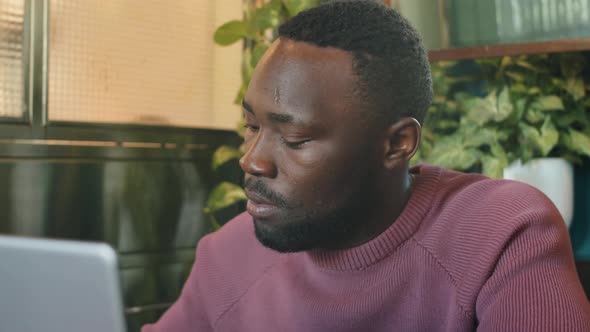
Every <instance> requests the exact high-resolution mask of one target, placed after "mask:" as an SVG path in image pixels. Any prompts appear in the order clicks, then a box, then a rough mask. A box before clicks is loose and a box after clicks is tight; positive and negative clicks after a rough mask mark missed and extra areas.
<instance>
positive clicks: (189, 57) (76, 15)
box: [48, 0, 233, 127]
mask: <svg viewBox="0 0 590 332" xmlns="http://www.w3.org/2000/svg"><path fill="white" fill-rule="evenodd" d="M214 11H215V3H214V2H212V1H190V0H182V1H173V2H170V1H144V0H119V1H101V0H86V1H59V0H54V1H50V2H49V46H48V47H49V58H48V62H49V63H48V65H49V68H48V118H49V120H50V121H68V122H94V123H114V124H153V125H166V126H181V127H202V126H207V124H208V123H211V121H212V120H213V117H214V114H213V113H214V112H212V105H213V95H214V93H213V91H212V89H213V86H212V85H213V84H212V81H213V78H212V77H213V62H214V60H213V57H212V50H213V48H214V45H213V40H212V35H213V31H214V29H215V23H216V22H214V20H215V15H214V14H215V13H214ZM232 88H233V87H232Z"/></svg>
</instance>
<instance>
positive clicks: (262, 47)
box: [250, 43, 269, 68]
mask: <svg viewBox="0 0 590 332" xmlns="http://www.w3.org/2000/svg"><path fill="white" fill-rule="evenodd" d="M268 47H269V46H268V45H266V44H264V43H258V44H256V46H254V49H253V50H252V57H251V58H250V66H251V67H252V68H256V65H257V64H258V61H260V58H262V56H263V55H264V53H265V52H266V50H268Z"/></svg>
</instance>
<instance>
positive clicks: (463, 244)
mask: <svg viewBox="0 0 590 332" xmlns="http://www.w3.org/2000/svg"><path fill="white" fill-rule="evenodd" d="M435 196H436V197H435V198H434V199H433V202H432V207H431V209H430V212H429V214H428V216H427V217H426V218H425V220H424V221H423V225H422V227H421V228H420V230H419V231H418V232H417V233H416V235H415V239H416V241H417V242H418V243H420V244H421V245H422V247H423V248H424V249H425V250H426V251H427V252H428V253H429V255H431V256H434V258H435V259H436V261H437V262H439V263H440V265H442V266H443V268H444V269H445V271H446V272H447V273H448V274H450V276H451V278H452V279H453V280H454V282H455V284H456V285H457V286H458V287H461V284H463V285H465V284H469V285H470V287H471V286H473V285H475V284H477V283H478V282H480V281H483V278H485V276H486V275H488V274H489V273H491V271H492V269H493V267H494V266H495V264H496V262H497V261H498V259H500V257H502V255H503V253H504V250H505V248H506V247H507V246H509V245H510V244H511V243H514V242H518V243H519V246H522V247H523V248H527V247H528V246H534V245H535V243H534V241H535V240H536V239H538V236H542V235H543V234H545V233H547V232H550V233H553V234H554V235H555V236H554V237H552V238H554V239H555V240H556V241H558V240H559V241H561V239H562V238H563V237H562V235H563V233H564V232H566V228H565V224H564V223H563V219H562V218H561V216H560V214H559V212H558V210H557V208H556V207H555V206H554V205H553V203H552V202H551V201H550V200H549V198H547V197H546V196H545V195H544V194H543V193H542V192H540V191H539V190H538V189H536V188H534V187H531V186H529V185H527V184H525V183H522V182H517V181H511V180H504V179H491V178H487V177H484V176H481V175H477V174H463V173H459V172H453V171H448V170H443V171H442V173H441V178H440V181H439V186H438V188H437V193H436V195H435Z"/></svg>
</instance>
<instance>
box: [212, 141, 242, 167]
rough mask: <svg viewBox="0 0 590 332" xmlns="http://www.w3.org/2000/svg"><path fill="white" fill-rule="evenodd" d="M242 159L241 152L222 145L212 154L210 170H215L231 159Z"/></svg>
mask: <svg viewBox="0 0 590 332" xmlns="http://www.w3.org/2000/svg"><path fill="white" fill-rule="evenodd" d="M241 157H242V152H240V150H239V149H236V148H233V147H230V146H225V145H222V146H220V147H219V148H218V149H217V150H215V153H214V154H213V160H212V162H211V168H213V170H216V169H217V168H219V167H220V166H221V165H223V164H225V163H227V162H228V161H230V160H233V159H239V158H241Z"/></svg>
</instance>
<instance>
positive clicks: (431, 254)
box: [412, 236, 474, 317]
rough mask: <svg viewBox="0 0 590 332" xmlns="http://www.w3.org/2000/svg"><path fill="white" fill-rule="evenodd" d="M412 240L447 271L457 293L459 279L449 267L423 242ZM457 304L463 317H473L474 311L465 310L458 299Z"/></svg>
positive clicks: (413, 237) (413, 238)
mask: <svg viewBox="0 0 590 332" xmlns="http://www.w3.org/2000/svg"><path fill="white" fill-rule="evenodd" d="M412 240H414V242H416V244H417V245H418V247H420V248H421V249H422V250H424V251H425V252H426V254H427V255H428V256H430V257H432V259H433V260H434V261H435V262H436V264H437V265H438V266H439V267H440V268H441V269H442V270H443V271H445V273H446V274H447V276H448V277H449V279H451V283H452V284H453V287H455V291H457V290H458V289H459V283H458V282H457V279H455V278H454V277H453V274H452V273H451V272H450V271H449V269H447V267H446V266H445V265H444V264H443V263H442V262H441V261H440V260H439V259H438V257H436V256H435V255H434V253H433V252H432V251H430V250H429V249H428V248H427V247H426V246H425V245H424V244H422V242H420V240H418V239H417V238H416V237H415V236H412ZM455 303H456V304H457V306H458V307H459V310H461V313H463V315H465V316H466V317H471V316H473V314H474V311H473V310H468V309H467V308H465V306H463V305H462V304H461V303H460V302H459V299H458V298H457V300H456V301H455Z"/></svg>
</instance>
